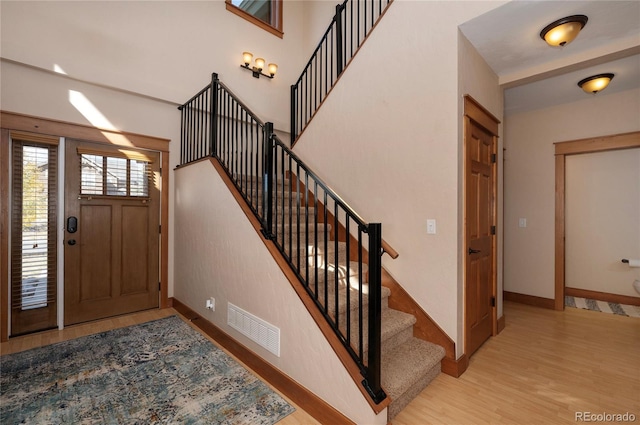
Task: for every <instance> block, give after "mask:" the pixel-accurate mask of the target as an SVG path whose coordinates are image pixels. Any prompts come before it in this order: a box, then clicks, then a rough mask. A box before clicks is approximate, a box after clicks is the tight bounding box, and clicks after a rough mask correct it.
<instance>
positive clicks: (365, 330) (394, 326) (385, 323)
mask: <svg viewBox="0 0 640 425" xmlns="http://www.w3.org/2000/svg"><path fill="white" fill-rule="evenodd" d="M381 315H382V322H381V327H382V329H381V332H380V333H381V342H382V345H383V346H384V345H385V342H387V341H390V340H392V339H393V337H394V336H395V335H396V334H398V333H399V332H402V331H403V330H405V329H407V328H411V327H412V326H413V325H414V323H416V318H415V317H414V316H413V315H411V314H407V313H403V312H401V311H398V310H393V309H391V308H384V309H382V310H381ZM345 318H346V314H342V315H340V319H341V320H342V321H344V319H345ZM368 323H369V320H368V317H367V315H366V313H365V315H364V317H363V324H362V334H363V341H362V351H363V352H365V353H366V352H367V351H368V350H369V325H368ZM340 329H341V330H342V332H345V330H346V327H345V326H344V324H342V325H340ZM357 333H358V321H357V320H353V321H352V322H351V334H352V335H357ZM352 346H353V348H354V349H355V350H356V351H357V350H358V348H359V344H358V341H353V343H352ZM385 351H388V350H385ZM364 359H365V362H366V359H367V356H366V355H365V356H364Z"/></svg>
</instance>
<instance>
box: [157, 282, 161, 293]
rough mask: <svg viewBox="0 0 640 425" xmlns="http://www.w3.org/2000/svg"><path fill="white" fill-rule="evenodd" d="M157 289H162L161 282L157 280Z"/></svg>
mask: <svg viewBox="0 0 640 425" xmlns="http://www.w3.org/2000/svg"><path fill="white" fill-rule="evenodd" d="M158 291H162V283H161V282H158Z"/></svg>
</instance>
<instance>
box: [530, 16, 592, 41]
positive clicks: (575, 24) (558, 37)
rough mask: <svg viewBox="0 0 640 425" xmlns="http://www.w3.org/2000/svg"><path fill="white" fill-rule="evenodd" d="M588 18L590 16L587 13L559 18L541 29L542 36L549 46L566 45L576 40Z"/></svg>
mask: <svg viewBox="0 0 640 425" xmlns="http://www.w3.org/2000/svg"><path fill="white" fill-rule="evenodd" d="M588 20H589V18H587V17H586V16H585V15H572V16H567V17H566V18H562V19H558V20H557V21H555V22H552V23H550V24H549V25H547V26H546V27H544V29H543V30H542V31H540V38H542V39H543V40H544V41H546V42H547V44H548V45H549V46H554V47H557V46H562V47H564V46H566V45H567V44H569V43H571V42H572V41H573V40H575V38H576V37H577V36H578V34H579V33H580V30H582V28H584V26H585V25H587V21H588Z"/></svg>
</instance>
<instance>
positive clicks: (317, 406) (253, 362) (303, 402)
mask: <svg viewBox="0 0 640 425" xmlns="http://www.w3.org/2000/svg"><path fill="white" fill-rule="evenodd" d="M170 300H171V303H172V305H173V308H174V309H175V310H176V311H178V312H179V313H180V314H182V315H183V316H184V317H186V318H187V319H188V320H189V321H191V323H193V324H194V325H196V326H197V327H198V328H199V329H200V330H202V331H203V332H204V333H205V334H207V335H208V336H209V337H211V338H213V339H214V340H215V341H216V342H217V343H218V344H220V345H221V346H222V347H223V348H225V349H226V350H227V351H229V352H230V353H231V354H233V355H234V356H235V357H236V358H238V359H239V360H240V361H241V362H242V363H244V364H245V365H246V366H247V367H248V368H250V369H251V370H253V371H254V372H255V373H257V374H258V375H260V377H262V379H264V380H265V381H267V382H268V383H269V384H271V385H272V386H273V387H275V388H276V389H278V391H280V392H281V393H282V394H284V395H286V396H287V397H288V398H289V399H290V400H291V401H293V402H294V403H295V404H297V405H298V406H299V407H300V408H301V409H303V410H304V411H305V412H307V413H308V414H309V415H311V416H312V417H313V418H314V419H316V420H317V421H318V422H320V423H323V424H348V425H355V423H354V422H352V421H351V420H350V419H349V418H347V417H346V416H344V415H343V414H342V413H340V412H338V411H337V410H336V409H335V408H333V407H332V406H331V405H329V404H328V403H327V402H325V401H324V400H322V399H321V398H319V397H318V396H316V395H315V394H313V393H312V392H311V391H309V390H307V389H306V388H305V387H303V386H302V385H300V384H298V383H297V382H296V381H294V380H293V379H291V378H290V377H288V376H287V375H285V374H284V373H282V372H281V371H280V370H278V369H276V368H275V367H274V366H272V365H271V364H270V363H268V362H267V361H265V360H263V359H262V358H261V357H259V356H258V355H256V354H255V353H254V352H252V351H251V350H249V349H248V348H246V347H245V346H244V345H242V344H240V343H239V342H238V341H236V340H235V339H233V338H232V337H231V336H229V335H228V334H227V333H225V332H224V331H223V330H222V329H220V328H218V327H217V326H216V325H214V324H213V323H211V322H210V321H208V320H207V319H205V318H204V317H202V316H201V315H200V314H198V313H196V312H195V311H194V310H192V309H191V308H190V307H189V306H187V305H185V304H183V303H182V302H181V301H180V300H178V299H176V298H170Z"/></svg>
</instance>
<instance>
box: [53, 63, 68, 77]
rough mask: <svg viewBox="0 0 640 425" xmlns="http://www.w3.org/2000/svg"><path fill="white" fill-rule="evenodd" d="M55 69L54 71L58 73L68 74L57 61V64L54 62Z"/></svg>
mask: <svg viewBox="0 0 640 425" xmlns="http://www.w3.org/2000/svg"><path fill="white" fill-rule="evenodd" d="M53 71H54V72H57V73H58V74H64V75H67V73H66V72H64V69H62V68H61V67H60V65H58V64H57V63H56V64H53Z"/></svg>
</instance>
